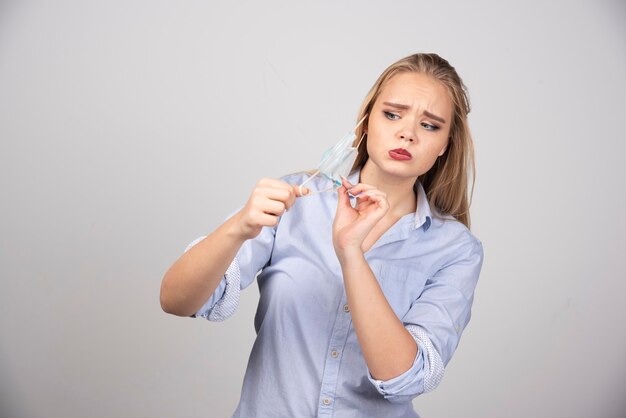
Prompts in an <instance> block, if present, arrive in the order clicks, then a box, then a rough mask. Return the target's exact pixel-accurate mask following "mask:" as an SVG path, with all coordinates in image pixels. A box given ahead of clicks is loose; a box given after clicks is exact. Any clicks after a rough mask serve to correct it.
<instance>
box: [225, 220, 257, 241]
mask: <svg viewBox="0 0 626 418" xmlns="http://www.w3.org/2000/svg"><path fill="white" fill-rule="evenodd" d="M223 227H224V232H225V233H226V235H227V236H228V237H229V238H230V239H232V240H234V241H237V242H241V243H243V242H244V241H246V240H248V239H250V238H254V236H249V235H250V234H249V233H246V231H245V228H244V227H243V222H242V221H241V215H240V213H236V214H235V215H233V216H232V217H231V218H229V219H228V220H227V221H226V222H225V223H224V224H223Z"/></svg>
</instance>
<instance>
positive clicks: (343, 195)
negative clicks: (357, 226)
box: [337, 186, 352, 208]
mask: <svg viewBox="0 0 626 418" xmlns="http://www.w3.org/2000/svg"><path fill="white" fill-rule="evenodd" d="M337 197H338V198H337V208H341V207H346V206H350V207H352V206H351V205H350V198H349V197H348V189H346V187H345V186H341V187H340V188H339V189H337Z"/></svg>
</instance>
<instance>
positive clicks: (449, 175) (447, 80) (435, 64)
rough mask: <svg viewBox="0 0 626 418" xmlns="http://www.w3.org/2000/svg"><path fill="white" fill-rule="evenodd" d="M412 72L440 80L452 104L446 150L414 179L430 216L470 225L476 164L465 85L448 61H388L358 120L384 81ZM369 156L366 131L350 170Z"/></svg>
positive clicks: (426, 57)
mask: <svg viewBox="0 0 626 418" xmlns="http://www.w3.org/2000/svg"><path fill="white" fill-rule="evenodd" d="M407 72H414V73H420V74H426V75H429V76H431V77H433V78H434V79H435V80H437V81H439V82H440V83H441V84H442V85H443V86H444V87H446V89H447V90H448V93H449V94H450V98H451V99H452V106H453V112H452V113H453V117H452V123H451V126H450V138H449V141H448V148H447V149H446V152H445V153H444V154H443V155H442V156H441V157H439V158H437V161H436V162H435V164H434V165H433V167H431V168H430V170H428V171H427V172H426V173H424V174H422V175H421V176H419V177H418V178H417V181H418V182H420V183H421V184H422V186H423V187H424V190H425V191H426V196H427V197H428V201H429V202H430V204H431V205H434V208H435V209H436V210H435V211H433V212H434V213H433V215H434V216H437V217H439V218H442V219H443V217H442V216H439V215H438V214H437V211H438V212H439V213H440V214H441V215H444V216H445V215H448V216H452V217H454V218H455V219H456V220H458V221H459V222H461V223H463V224H464V225H465V226H466V227H467V228H470V213H469V207H470V205H471V197H472V194H473V191H474V182H475V163H474V143H473V141H472V136H471V134H470V130H469V126H468V123H467V115H468V113H469V112H470V103H469V96H468V93H467V88H466V87H465V84H463V81H462V80H461V78H460V77H459V75H458V74H457V72H456V70H455V69H454V67H452V66H451V65H450V64H449V63H448V61H446V60H445V59H443V58H441V57H440V56H439V55H437V54H414V55H410V56H408V57H406V58H403V59H401V60H399V61H397V62H395V63H393V64H391V65H390V66H389V67H388V68H387V69H386V70H385V71H383V73H382V74H381V75H380V77H378V80H376V83H374V85H373V86H372V88H371V89H370V91H369V93H368V94H367V96H366V97H365V99H364V100H363V103H362V105H361V108H360V109H359V114H358V117H357V120H361V118H363V117H364V116H365V115H369V114H370V112H371V110H372V107H373V106H374V103H375V102H376V99H377V98H378V96H379V94H380V92H381V91H382V89H383V88H384V87H385V86H386V84H387V82H388V81H389V80H390V79H391V78H392V77H393V76H395V75H397V74H400V73H407ZM367 123H368V119H366V120H365V122H364V123H363V124H362V125H361V126H360V127H359V128H358V129H357V130H356V132H355V133H356V137H357V139H356V140H355V142H354V146H356V144H357V141H358V140H359V139H360V138H361V136H362V135H363V133H364V129H365V128H366V126H367ZM368 158H369V155H368V154H367V134H366V135H365V137H364V138H363V141H362V142H361V144H360V146H359V150H358V156H357V159H356V161H355V163H354V165H353V166H352V171H354V170H357V169H361V168H363V166H364V165H365V162H366V161H367V159H368ZM470 178H471V185H472V187H471V191H469V192H468V182H469V179H470Z"/></svg>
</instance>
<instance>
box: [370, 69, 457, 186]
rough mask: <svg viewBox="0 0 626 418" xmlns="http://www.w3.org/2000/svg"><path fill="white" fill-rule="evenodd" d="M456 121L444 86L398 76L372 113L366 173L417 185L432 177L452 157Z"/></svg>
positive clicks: (417, 77) (419, 77)
mask: <svg viewBox="0 0 626 418" xmlns="http://www.w3.org/2000/svg"><path fill="white" fill-rule="evenodd" d="M451 120H452V101H451V99H450V95H449V94H448V91H447V89H446V88H445V87H444V86H443V85H442V84H441V83H439V82H438V81H437V80H435V79H434V78H432V77H431V76H428V75H425V74H419V73H400V74H396V75H395V76H393V77H392V78H391V79H389V80H388V81H387V84H386V85H385V86H384V88H383V89H382V91H381V92H380V94H379V96H378V98H377V99H376V102H375V103H374V106H373V107H372V110H371V112H370V115H369V118H368V126H367V129H366V132H367V152H368V154H369V159H368V161H367V162H366V164H365V167H364V170H366V169H367V170H376V171H378V172H379V174H380V175H383V174H384V175H388V176H396V177H403V178H413V179H415V178H417V177H418V176H420V175H422V174H424V173H426V172H427V171H428V170H429V169H430V168H431V167H432V166H433V164H434V163H435V161H436V160H437V157H439V156H440V155H443V154H444V152H445V151H446V148H447V146H448V137H449V134H450V124H451ZM381 171H382V172H381Z"/></svg>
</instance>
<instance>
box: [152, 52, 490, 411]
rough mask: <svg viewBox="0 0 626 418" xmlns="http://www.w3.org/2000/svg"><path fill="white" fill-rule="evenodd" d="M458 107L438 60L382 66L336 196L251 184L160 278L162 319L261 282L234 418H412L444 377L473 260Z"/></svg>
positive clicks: (216, 317) (467, 149)
mask: <svg viewBox="0 0 626 418" xmlns="http://www.w3.org/2000/svg"><path fill="white" fill-rule="evenodd" d="M468 112H469V103H468V98H467V95H466V90H465V87H464V85H463V83H462V81H461V79H460V78H459V76H458V75H457V73H456V71H455V69H454V68H453V67H452V66H450V64H449V63H448V62H447V61H446V60H444V59H442V58H441V57H439V56H438V55H436V54H415V55H411V56H409V57H406V58H404V59H402V60H400V61H398V62H396V63H394V64H392V65H391V66H390V67H389V68H387V69H386V70H385V71H384V72H383V74H382V75H381V76H380V77H379V79H378V80H377V81H376V83H375V84H374V86H373V87H372V89H371V90H370V92H369V94H368V95H367V97H366V98H365V100H364V103H363V105H362V106H361V109H360V111H359V117H358V119H357V120H361V119H362V118H363V117H365V120H364V122H363V123H362V124H361V125H360V126H359V128H358V130H357V132H356V133H357V140H356V141H359V140H360V139H361V138H362V140H361V141H360V145H359V148H358V157H357V160H356V162H355V164H354V167H353V170H352V172H351V173H350V175H349V176H348V178H347V179H343V181H342V185H341V187H339V188H338V190H336V192H328V193H319V194H316V193H315V192H316V191H322V190H327V189H328V186H329V184H330V182H329V180H327V179H324V178H323V177H316V178H313V179H310V181H308V176H309V174H306V173H302V174H295V175H290V176H286V177H284V178H282V179H280V180H277V179H263V180H261V181H259V182H258V184H257V185H256V187H255V189H254V191H253V192H252V194H251V196H250V198H249V199H248V201H247V203H246V204H245V206H243V208H241V209H240V210H239V211H237V212H236V213H235V214H234V215H233V216H231V217H230V218H229V219H228V220H227V221H225V222H224V223H223V224H222V225H221V226H220V227H219V228H217V229H216V230H215V231H214V232H212V233H211V234H209V235H208V236H206V237H202V238H200V239H198V240H196V241H194V242H192V243H191V244H190V245H189V247H188V249H187V251H186V252H185V253H184V254H183V255H182V256H181V257H180V258H179V259H178V260H177V261H176V262H175V263H174V264H173V265H172V267H171V268H170V269H169V270H168V272H167V273H166V274H165V277H164V278H163V282H162V287H161V306H162V307H163V309H164V310H165V311H166V312H168V313H172V314H174V315H180V316H195V317H203V318H206V319H209V320H213V321H221V320H224V319H226V318H227V317H228V316H230V315H231V314H232V313H233V312H234V311H235V309H236V307H237V304H238V301H239V294H240V291H241V289H244V288H246V287H247V286H249V285H250V284H251V283H252V282H253V281H254V280H255V278H256V280H257V282H258V285H259V290H260V300H259V305H258V309H257V315H256V319H255V327H256V331H257V338H256V341H255V344H254V346H253V348H252V353H251V355H250V359H249V362H248V367H247V371H246V375H245V378H244V383H243V388H242V393H241V399H240V402H239V406H238V407H237V410H236V411H235V412H234V415H233V416H235V417H246V418H248V417H325V416H328V417H330V416H333V417H417V416H418V415H417V413H416V412H415V411H414V410H413V407H412V402H411V400H412V399H413V398H414V397H415V396H417V395H419V394H421V393H424V392H428V391H431V390H433V389H434V388H435V387H436V386H437V385H438V383H439V382H440V380H441V378H442V376H443V371H444V367H445V365H446V364H447V363H448V362H449V361H450V358H451V357H452V354H453V353H454V351H455V349H456V347H457V345H458V343H459V339H460V337H461V333H462V331H463V329H464V328H465V326H466V325H467V323H468V321H469V319H470V309H471V305H472V301H473V294H474V289H475V286H476V283H477V280H478V276H479V273H480V269H481V266H482V260H483V251H482V245H481V243H480V241H479V240H478V239H477V238H476V237H474V236H473V235H472V233H471V232H470V230H469V227H470V215H469V195H470V193H469V191H468V183H470V178H472V179H473V145H472V139H471V136H470V132H469V128H468V125H467V114H468ZM356 141H355V146H356ZM304 181H307V185H308V187H306V188H302V189H299V188H298V187H297V185H300V184H302V183H303V182H304ZM471 183H472V184H473V180H472V181H471ZM300 190H301V192H300ZM307 195H310V196H307ZM350 196H356V203H352V202H351V201H350V199H351V197H350ZM257 273H258V277H257Z"/></svg>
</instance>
